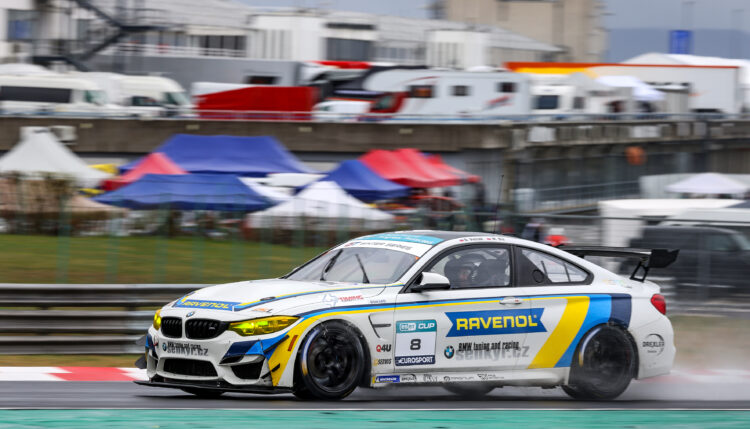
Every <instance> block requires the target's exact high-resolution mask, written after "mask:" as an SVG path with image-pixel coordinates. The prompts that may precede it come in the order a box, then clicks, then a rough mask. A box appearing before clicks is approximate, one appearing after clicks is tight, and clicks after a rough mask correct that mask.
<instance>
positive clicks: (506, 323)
mask: <svg viewBox="0 0 750 429" xmlns="http://www.w3.org/2000/svg"><path fill="white" fill-rule="evenodd" d="M543 312H544V309H543V308H532V309H530V310H486V311H458V312H450V313H445V315H446V316H448V319H450V321H451V323H452V324H453V326H451V329H450V330H449V331H448V335H446V336H447V337H466V336H474V335H502V334H524V333H528V332H547V329H546V328H545V327H544V324H543V323H542V313H543Z"/></svg>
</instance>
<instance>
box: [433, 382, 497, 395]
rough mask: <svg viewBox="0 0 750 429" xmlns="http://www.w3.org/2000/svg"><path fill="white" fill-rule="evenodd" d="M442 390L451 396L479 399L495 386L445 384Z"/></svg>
mask: <svg viewBox="0 0 750 429" xmlns="http://www.w3.org/2000/svg"><path fill="white" fill-rule="evenodd" d="M443 388H444V389H445V390H447V391H449V392H451V393H453V394H456V395H460V396H464V397H467V398H481V397H482V396H484V395H486V394H488V393H490V392H492V390H493V389H494V388H495V386H488V385H486V384H478V383H473V384H465V385H464V384H446V385H445V386H443Z"/></svg>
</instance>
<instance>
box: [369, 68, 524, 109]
mask: <svg viewBox="0 0 750 429" xmlns="http://www.w3.org/2000/svg"><path fill="white" fill-rule="evenodd" d="M530 87H531V85H530V81H529V78H528V76H526V75H524V74H520V73H513V72H506V71H504V72H466V71H453V70H434V69H432V70H430V69H418V70H400V69H399V70H386V71H382V72H378V73H374V74H372V75H371V76H369V77H367V78H366V79H365V81H364V88H365V89H366V90H368V91H378V92H383V93H385V94H384V95H382V96H380V97H379V98H377V99H376V100H375V101H374V102H373V104H372V107H371V108H370V112H371V113H377V114H395V115H414V116H417V115H419V116H421V115H424V116H433V117H439V116H451V117H456V116H459V117H466V118H471V117H472V116H483V117H486V116H491V117H493V116H494V117H503V116H505V115H508V116H509V117H513V116H518V115H528V114H529V113H530V112H531V104H530V101H531V96H530ZM382 116H384V117H385V118H388V115H382Z"/></svg>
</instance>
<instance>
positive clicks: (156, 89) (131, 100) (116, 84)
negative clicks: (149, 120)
mask: <svg viewBox="0 0 750 429" xmlns="http://www.w3.org/2000/svg"><path fill="white" fill-rule="evenodd" d="M74 76H77V77H82V78H85V79H88V80H91V81H93V82H95V83H96V84H98V85H99V86H100V87H101V88H102V89H103V90H104V91H105V92H106V94H107V100H108V101H109V102H110V103H114V104H116V105H118V106H122V107H123V108H124V110H125V112H126V113H128V114H133V115H138V116H172V115H175V114H177V115H183V114H187V113H189V112H190V110H191V109H192V107H193V106H192V104H191V103H190V99H189V97H188V96H187V94H186V93H185V90H184V89H183V88H182V86H180V84H179V83H177V82H175V81H174V80H172V79H169V78H166V77H160V76H131V75H124V74H119V73H99V72H87V73H76V74H74Z"/></svg>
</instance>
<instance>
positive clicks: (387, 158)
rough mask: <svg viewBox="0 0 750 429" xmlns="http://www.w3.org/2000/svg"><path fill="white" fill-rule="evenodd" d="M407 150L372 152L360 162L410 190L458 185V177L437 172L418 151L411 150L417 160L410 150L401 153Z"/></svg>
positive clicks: (377, 150)
mask: <svg viewBox="0 0 750 429" xmlns="http://www.w3.org/2000/svg"><path fill="white" fill-rule="evenodd" d="M405 150H406V149H399V150H398V151H394V152H391V151H387V150H382V149H376V150H371V151H370V152H367V153H366V154H364V155H362V156H361V157H360V158H359V160H360V161H362V163H363V164H365V165H366V166H368V167H369V168H370V169H371V170H372V171H374V172H375V173H376V174H378V175H379V176H381V177H383V178H385V179H388V180H391V181H393V182H396V183H400V184H402V185H404V186H408V187H410V188H437V187H441V186H452V185H454V184H457V183H458V178H457V177H455V176H452V175H448V174H446V173H443V172H438V171H436V170H435V169H434V168H433V167H431V166H430V165H429V163H428V162H427V161H426V160H425V159H424V157H422V155H421V154H420V153H419V152H417V151H416V150H414V149H411V150H413V151H414V153H416V155H418V156H419V158H421V159H415V158H416V157H414V156H413V153H411V152H409V150H406V151H407V152H401V151H405ZM404 155H406V156H404ZM425 165H426V167H425Z"/></svg>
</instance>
